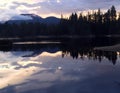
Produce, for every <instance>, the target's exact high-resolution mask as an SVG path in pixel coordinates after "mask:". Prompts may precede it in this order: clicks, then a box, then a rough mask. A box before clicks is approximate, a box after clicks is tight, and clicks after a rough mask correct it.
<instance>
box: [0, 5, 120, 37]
mask: <svg viewBox="0 0 120 93" xmlns="http://www.w3.org/2000/svg"><path fill="white" fill-rule="evenodd" d="M106 35H120V13H118V12H117V11H116V8H115V6H112V7H111V8H110V9H108V10H107V11H106V12H102V11H101V9H98V10H97V11H92V13H91V12H88V13H87V14H86V15H84V14H83V13H82V12H81V13H79V14H78V13H72V14H71V15H70V16H69V17H68V18H64V17H63V16H61V19H60V22H59V23H58V24H49V25H48V24H43V23H39V22H35V23H33V22H24V21H23V22H22V23H20V24H15V23H13V24H10V23H8V22H5V23H1V24H0V37H5V38H6V37H27V36H30V37H33V36H106Z"/></svg>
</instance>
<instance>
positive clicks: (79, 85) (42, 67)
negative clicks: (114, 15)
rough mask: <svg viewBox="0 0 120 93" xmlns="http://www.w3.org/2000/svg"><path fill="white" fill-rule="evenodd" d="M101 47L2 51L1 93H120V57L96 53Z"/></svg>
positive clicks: (51, 46) (56, 46)
mask: <svg viewBox="0 0 120 93" xmlns="http://www.w3.org/2000/svg"><path fill="white" fill-rule="evenodd" d="M70 42H72V41H70ZM77 42H78V41H77ZM29 44H30V43H29ZM98 45H99V44H97V45H94V43H93V44H92V45H91V42H87V43H86V44H85V43H80V44H79V43H77V44H76V43H73V42H72V43H63V44H61V43H57V44H55V43H53V44H52V43H49V44H45V43H44V44H41V43H39V45H36V43H35V44H34V45H33V44H30V45H28V43H27V45H20V43H19V44H18V45H17V44H16V45H13V46H12V48H10V49H9V50H7V51H5V50H4V51H3V50H1V51H0V93H120V55H119V54H120V53H119V52H118V51H101V50H94V48H93V47H98ZM99 46H100V45H99Z"/></svg>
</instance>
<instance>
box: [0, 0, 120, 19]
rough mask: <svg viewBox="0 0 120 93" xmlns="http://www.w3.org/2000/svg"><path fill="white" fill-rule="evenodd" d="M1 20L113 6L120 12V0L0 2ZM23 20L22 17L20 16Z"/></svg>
mask: <svg viewBox="0 0 120 93" xmlns="http://www.w3.org/2000/svg"><path fill="white" fill-rule="evenodd" d="M0 1H1V3H0V13H1V15H0V20H3V21H4V20H9V19H10V18H11V17H12V16H19V14H21V13H34V14H37V15H40V16H42V17H47V16H56V17H60V15H61V14H63V15H65V16H67V15H69V14H70V13H72V12H79V11H87V10H95V9H98V8H101V9H103V10H106V9H108V8H110V7H111V6H112V5H114V6H115V7H116V9H117V10H118V11H119V10H120V0H0ZM19 17H20V18H23V17H22V16H19Z"/></svg>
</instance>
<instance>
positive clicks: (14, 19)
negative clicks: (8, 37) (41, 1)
mask: <svg viewBox="0 0 120 93" xmlns="http://www.w3.org/2000/svg"><path fill="white" fill-rule="evenodd" d="M21 15H22V16H23V17H26V18H27V17H28V18H31V19H21V18H19V17H12V18H11V19H10V20H8V21H7V23H9V24H13V23H14V24H20V23H22V22H27V23H29V22H32V23H35V22H39V23H44V24H58V23H59V22H60V19H59V18H56V17H53V16H50V17H47V18H42V17H40V16H38V15H35V14H21Z"/></svg>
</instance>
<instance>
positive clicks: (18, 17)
mask: <svg viewBox="0 0 120 93" xmlns="http://www.w3.org/2000/svg"><path fill="white" fill-rule="evenodd" d="M10 20H32V18H31V17H30V16H23V15H15V16H13V17H12V18H11V19H10Z"/></svg>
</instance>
